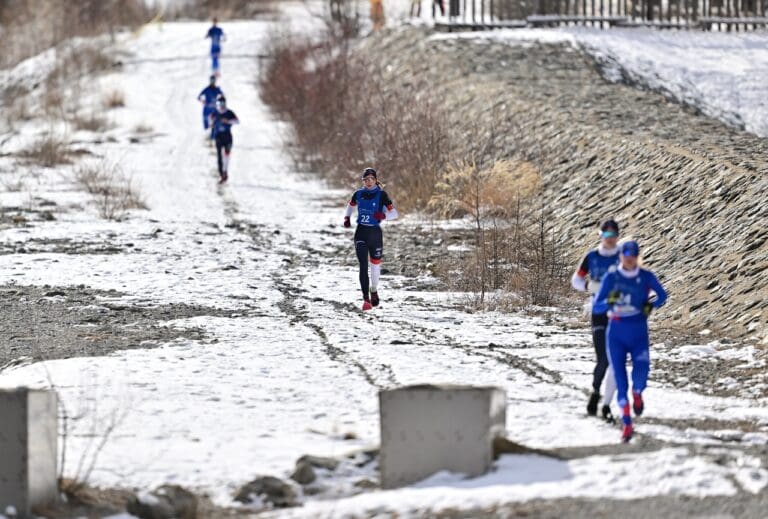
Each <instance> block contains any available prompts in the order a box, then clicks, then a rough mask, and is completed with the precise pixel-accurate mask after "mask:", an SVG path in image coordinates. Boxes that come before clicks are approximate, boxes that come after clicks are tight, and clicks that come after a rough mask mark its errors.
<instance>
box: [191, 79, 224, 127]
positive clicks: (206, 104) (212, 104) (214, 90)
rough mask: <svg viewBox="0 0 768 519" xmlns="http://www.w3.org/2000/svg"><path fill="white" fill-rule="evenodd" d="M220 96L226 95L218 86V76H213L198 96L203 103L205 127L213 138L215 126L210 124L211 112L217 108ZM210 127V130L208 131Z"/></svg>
mask: <svg viewBox="0 0 768 519" xmlns="http://www.w3.org/2000/svg"><path fill="white" fill-rule="evenodd" d="M219 97H224V92H222V90H221V88H219V87H218V86H216V76H211V77H210V83H209V84H208V86H207V87H205V88H204V89H203V90H202V91H201V92H200V95H198V96H197V99H198V101H200V102H201V103H202V104H203V129H204V130H206V134H207V138H209V139H213V127H212V126H211V124H210V123H211V114H212V113H213V112H214V111H215V110H216V100H217V99H218V98H219ZM209 127H210V132H208V129H209Z"/></svg>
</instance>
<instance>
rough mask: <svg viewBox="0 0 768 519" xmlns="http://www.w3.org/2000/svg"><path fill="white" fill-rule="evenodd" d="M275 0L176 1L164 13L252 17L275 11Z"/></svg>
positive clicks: (201, 16)
mask: <svg viewBox="0 0 768 519" xmlns="http://www.w3.org/2000/svg"><path fill="white" fill-rule="evenodd" d="M275 3H276V0H186V1H185V2H176V3H175V4H173V5H172V6H171V7H169V8H168V9H167V10H166V12H165V14H166V16H168V17H171V18H181V17H186V18H198V19H208V18H210V17H212V16H217V17H218V18H219V19H227V18H252V17H254V16H258V15H260V14H265V13H272V12H275V10H276V8H275V5H274V4H275Z"/></svg>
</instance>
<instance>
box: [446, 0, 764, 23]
mask: <svg viewBox="0 0 768 519" xmlns="http://www.w3.org/2000/svg"><path fill="white" fill-rule="evenodd" d="M442 2H445V4H443V6H444V8H445V16H440V14H441V13H440V11H441V10H440V9H439V5H440V0H436V1H435V2H434V3H433V6H432V15H433V17H435V18H436V19H437V20H445V21H447V22H449V23H454V24H467V25H473V24H475V25H478V26H483V25H489V26H500V27H503V26H523V25H525V26H534V27H535V26H553V25H571V24H585V25H596V26H610V25H623V26H637V25H641V26H658V27H681V28H686V27H688V28H703V29H715V28H717V29H727V30H731V29H732V28H735V29H756V28H764V27H766V24H768V19H767V18H766V10H768V0H442Z"/></svg>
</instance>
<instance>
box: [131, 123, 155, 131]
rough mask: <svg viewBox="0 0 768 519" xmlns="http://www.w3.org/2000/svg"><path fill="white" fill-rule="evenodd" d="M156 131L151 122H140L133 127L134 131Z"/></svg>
mask: <svg viewBox="0 0 768 519" xmlns="http://www.w3.org/2000/svg"><path fill="white" fill-rule="evenodd" d="M153 131H155V129H154V128H152V126H151V125H150V124H147V123H139V124H137V125H136V126H134V127H133V133H152V132H153Z"/></svg>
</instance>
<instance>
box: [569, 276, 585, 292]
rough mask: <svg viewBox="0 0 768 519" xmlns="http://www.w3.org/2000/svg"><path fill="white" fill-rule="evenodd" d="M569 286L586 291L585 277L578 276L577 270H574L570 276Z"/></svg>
mask: <svg viewBox="0 0 768 519" xmlns="http://www.w3.org/2000/svg"><path fill="white" fill-rule="evenodd" d="M571 286H572V287H573V288H575V289H576V290H578V291H579V292H586V291H587V279H586V278H583V277H581V276H579V273H578V272H574V273H573V276H571Z"/></svg>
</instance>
